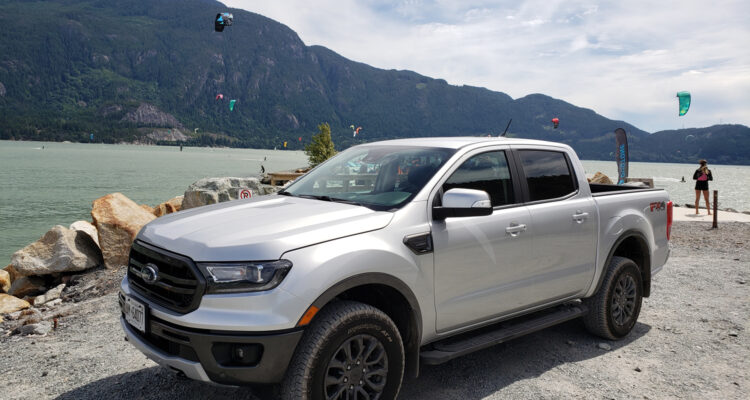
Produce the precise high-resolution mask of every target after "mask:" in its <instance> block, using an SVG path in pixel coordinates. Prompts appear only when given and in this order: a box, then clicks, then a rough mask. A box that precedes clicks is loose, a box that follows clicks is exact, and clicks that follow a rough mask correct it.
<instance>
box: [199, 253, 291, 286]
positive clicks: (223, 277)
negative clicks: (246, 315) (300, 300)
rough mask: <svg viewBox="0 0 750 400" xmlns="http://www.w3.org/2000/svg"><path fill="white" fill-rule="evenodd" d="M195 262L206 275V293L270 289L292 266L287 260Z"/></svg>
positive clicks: (279, 281)
mask: <svg viewBox="0 0 750 400" xmlns="http://www.w3.org/2000/svg"><path fill="white" fill-rule="evenodd" d="M197 264H198V268H200V269H201V271H203V274H204V275H205V276H206V280H207V283H208V287H207V290H206V292H207V293H239V292H259V291H262V290H270V289H273V288H275V287H276V286H278V285H279V283H281V281H282V280H284V277H285V276H286V274H287V273H288V272H289V269H291V268H292V262H291V261H289V260H278V261H267V262H266V261H259V262H237V263H197Z"/></svg>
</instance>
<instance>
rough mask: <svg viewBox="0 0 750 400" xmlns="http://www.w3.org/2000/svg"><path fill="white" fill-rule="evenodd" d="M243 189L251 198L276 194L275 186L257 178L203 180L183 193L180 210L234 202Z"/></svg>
mask: <svg viewBox="0 0 750 400" xmlns="http://www.w3.org/2000/svg"><path fill="white" fill-rule="evenodd" d="M243 189H247V190H249V191H250V192H251V193H252V196H259V195H260V196H262V195H266V194H271V193H276V191H277V190H278V188H276V187H275V186H271V185H266V184H263V183H261V182H260V180H258V178H232V177H228V178H204V179H201V180H199V181H198V182H195V183H193V184H192V185H190V187H188V189H187V190H186V191H185V196H184V198H183V200H182V209H183V210H186V209H188V208H194V207H200V206H205V205H208V204H216V203H221V202H224V201H229V200H236V199H239V198H240V192H241V191H242V190H243Z"/></svg>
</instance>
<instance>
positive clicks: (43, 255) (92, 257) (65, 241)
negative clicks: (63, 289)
mask: <svg viewBox="0 0 750 400" xmlns="http://www.w3.org/2000/svg"><path fill="white" fill-rule="evenodd" d="M101 261H102V256H101V252H100V251H99V246H98V245H97V244H96V242H95V241H94V240H93V239H92V238H91V236H90V234H89V233H87V232H85V231H77V230H71V229H68V228H66V227H64V226H62V225H55V226H54V227H53V228H52V229H50V230H49V231H48V232H47V233H45V234H44V236H42V237H41V238H40V239H39V240H37V241H36V242H34V243H32V244H30V245H28V246H26V247H24V248H23V249H21V250H18V251H16V252H15V253H13V255H12V256H11V262H10V264H11V265H12V266H13V268H14V269H15V271H16V273H18V274H19V275H21V276H32V275H48V274H55V273H61V272H69V271H83V270H86V269H89V268H92V267H95V266H97V265H98V264H100V263H101Z"/></svg>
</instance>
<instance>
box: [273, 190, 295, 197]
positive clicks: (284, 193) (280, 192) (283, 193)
mask: <svg viewBox="0 0 750 400" xmlns="http://www.w3.org/2000/svg"><path fill="white" fill-rule="evenodd" d="M276 194H280V195H282V196H292V197H294V195H293V194H291V193H289V192H287V191H286V190H284V189H281V190H279V191H278V192H276Z"/></svg>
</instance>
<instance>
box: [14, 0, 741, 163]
mask: <svg viewBox="0 0 750 400" xmlns="http://www.w3.org/2000/svg"><path fill="white" fill-rule="evenodd" d="M222 11H229V12H232V13H233V14H234V24H233V25H232V26H230V27H227V28H226V29H225V30H224V32H222V33H217V32H214V31H213V18H214V16H215V15H216V13H217V12H222ZM321 23H325V21H321ZM0 24H1V25H0V26H2V28H0V139H23V140H72V141H89V140H90V135H91V134H93V135H94V140H95V141H97V142H98V141H104V142H120V141H153V140H154V139H153V138H175V137H180V138H182V137H184V136H182V135H185V136H187V137H190V138H191V139H190V143H192V144H202V145H225V146H244V147H266V148H272V147H279V148H281V147H282V146H283V143H284V142H288V148H290V149H300V148H302V147H303V146H304V144H305V143H307V142H309V139H310V136H311V135H313V134H315V133H316V132H317V129H316V127H317V125H318V124H319V123H321V122H328V123H330V124H331V129H332V134H333V138H334V142H335V143H336V146H337V148H339V149H342V148H345V147H348V146H350V145H353V144H356V143H362V142H365V141H374V140H380V139H389V138H399V137H418V136H455V135H486V134H490V133H492V134H494V135H497V134H498V133H501V132H502V131H503V130H504V129H505V126H506V125H507V123H508V121H509V120H510V119H511V118H512V119H513V122H512V124H511V126H510V129H509V136H518V137H528V138H538V139H546V140H554V141H560V142H564V143H568V144H571V145H572V146H573V147H574V148H575V149H576V151H577V152H578V153H579V155H580V156H581V157H582V158H584V159H610V153H611V152H612V151H613V150H614V147H615V146H614V139H613V137H614V134H613V131H614V129H615V128H617V127H622V128H624V129H625V130H626V131H627V132H628V133H629V137H630V143H631V155H632V157H631V159H633V160H643V161H674V162H679V161H685V162H691V163H692V162H694V161H695V158H696V155H700V156H701V157H708V158H710V159H712V160H715V159H718V157H716V158H715V157H713V156H711V155H709V154H717V155H719V156H721V157H723V158H722V160H725V162H726V163H735V164H750V157H748V155H747V154H745V152H742V151H741V150H742V149H743V148H744V149H747V148H750V135H748V130H749V129H750V128H747V127H744V126H727V125H722V126H718V127H711V128H703V129H698V130H696V131H695V132H693V131H691V130H678V131H666V132H659V133H656V134H649V133H648V132H645V131H643V130H640V129H638V128H636V127H634V126H632V125H630V124H628V123H626V122H623V121H613V120H610V119H607V118H605V117H603V116H601V115H598V114H596V113H595V112H594V111H592V110H589V109H584V108H580V107H576V106H574V105H572V104H569V103H566V102H564V101H561V100H558V99H554V98H551V97H549V96H545V95H543V94H532V95H528V96H526V97H523V98H519V99H515V100H514V99H512V98H511V97H510V96H508V95H507V94H505V93H501V92H494V91H490V90H487V89H484V88H479V87H471V86H454V85H449V84H448V83H446V82H445V81H444V80H442V79H433V78H430V77H426V76H423V75H420V74H418V73H415V72H411V71H396V70H383V69H378V68H374V67H371V66H368V65H366V64H363V63H358V62H354V61H351V60H348V59H346V58H344V57H342V56H340V55H338V54H336V53H335V52H333V51H331V50H329V49H327V48H325V47H321V46H306V45H305V44H304V43H303V42H302V41H301V40H300V38H299V37H298V36H297V34H296V33H295V32H294V31H292V30H291V29H289V28H288V27H286V26H284V25H282V24H280V23H278V22H275V21H273V20H271V19H268V18H265V17H263V16H261V15H258V14H254V13H251V12H247V11H243V10H237V9H227V8H226V7H225V6H223V5H222V4H221V3H218V2H216V1H212V0H120V1H109V0H58V1H29V0H23V1H17V0H16V1H2V0H0ZM218 94H222V95H223V97H224V98H223V99H218V100H217V99H216V97H217V95H218ZM229 100H236V104H235V107H234V110H233V111H230V110H229V104H228V103H229ZM553 117H557V118H559V119H560V127H559V129H553V128H552V124H551V123H550V120H551V119H552V118H553ZM352 124H354V125H355V126H362V127H363V129H362V131H361V132H360V134H359V135H358V136H357V137H356V138H354V137H352V131H351V129H350V128H349V126H350V125H352ZM689 135H692V137H693V138H695V139H696V143H695V146H694V145H692V142H691V141H692V139H686V138H688V137H689ZM699 138H700V140H697V139H699ZM677 142H679V143H680V144H681V145H682V144H685V146H684V151H683V150H681V152H679V153H678V152H676V151H675V149H676V147H675V143H677ZM727 143H733V146H726V144H727ZM688 144H690V145H688ZM697 145H699V146H697ZM743 146H744V147H743ZM681 148H682V147H680V149H681ZM719 149H720V150H719ZM699 150H701V151H703V152H700V151H699ZM714 150H715V151H714Z"/></svg>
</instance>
